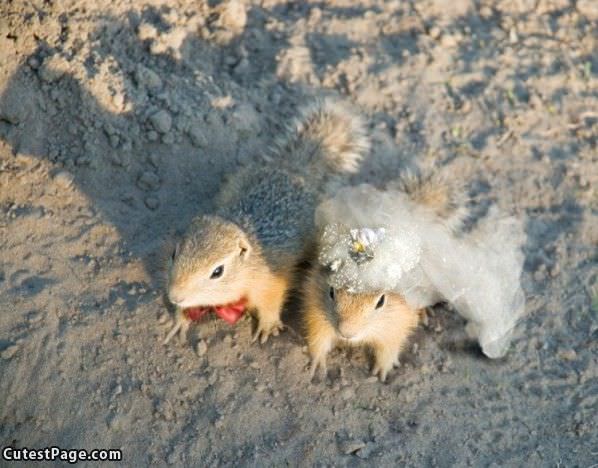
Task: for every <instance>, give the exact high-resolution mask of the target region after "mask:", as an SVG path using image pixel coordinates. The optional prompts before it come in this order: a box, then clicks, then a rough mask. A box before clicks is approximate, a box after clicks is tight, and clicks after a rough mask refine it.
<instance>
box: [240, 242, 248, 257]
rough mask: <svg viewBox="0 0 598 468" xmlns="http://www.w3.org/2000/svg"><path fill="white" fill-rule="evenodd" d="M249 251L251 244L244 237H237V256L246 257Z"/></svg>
mask: <svg viewBox="0 0 598 468" xmlns="http://www.w3.org/2000/svg"><path fill="white" fill-rule="evenodd" d="M250 253H251V246H250V245H249V242H247V241H246V240H245V239H239V256H240V257H241V258H243V259H247V258H248V257H249V254H250Z"/></svg>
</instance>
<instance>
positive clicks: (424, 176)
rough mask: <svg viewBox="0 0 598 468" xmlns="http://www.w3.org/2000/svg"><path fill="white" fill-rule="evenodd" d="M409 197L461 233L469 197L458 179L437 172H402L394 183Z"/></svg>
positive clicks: (467, 211) (467, 213)
mask: <svg viewBox="0 0 598 468" xmlns="http://www.w3.org/2000/svg"><path fill="white" fill-rule="evenodd" d="M396 188H398V189H399V190H401V191H403V192H405V193H406V194H407V195H409V197H410V198H411V200H412V201H413V202H414V203H416V204H418V205H420V206H422V207H424V208H426V209H427V210H429V211H430V212H431V213H433V214H434V215H436V216H437V217H439V218H440V219H441V220H442V222H443V223H444V224H445V225H446V226H447V227H448V228H449V229H451V230H452V231H453V232H456V233H457V232H460V231H462V229H463V226H464V223H465V221H466V220H467V218H468V217H469V215H470V213H469V207H468V203H469V196H468V194H467V190H466V189H465V187H464V185H463V183H462V182H461V181H460V180H459V179H457V178H449V177H448V176H446V175H444V174H442V173H440V172H438V171H430V172H427V173H419V172H413V171H405V172H404V173H403V174H402V175H401V177H400V178H399V180H398V181H397V183H396Z"/></svg>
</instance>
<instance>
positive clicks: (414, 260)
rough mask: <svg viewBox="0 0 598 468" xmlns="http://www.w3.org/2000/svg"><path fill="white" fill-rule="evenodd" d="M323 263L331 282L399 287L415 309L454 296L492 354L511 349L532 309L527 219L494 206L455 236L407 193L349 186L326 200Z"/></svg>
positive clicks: (360, 288)
mask: <svg viewBox="0 0 598 468" xmlns="http://www.w3.org/2000/svg"><path fill="white" fill-rule="evenodd" d="M316 225H317V226H318V227H319V228H320V230H321V233H322V235H321V239H320V251H319V262H320V263H321V264H322V265H324V266H326V267H328V268H329V270H330V273H329V276H328V281H329V283H330V285H331V286H333V287H336V288H344V289H348V290H350V291H354V292H368V291H379V290H385V291H393V292H396V293H398V294H401V295H403V296H404V297H405V300H406V301H407V303H408V304H409V305H410V306H411V307H414V308H421V307H427V306H431V305H433V304H435V303H437V302H439V301H447V302H449V303H451V304H452V305H453V307H454V308H455V309H456V310H457V311H458V313H459V314H460V315H461V316H463V317H464V318H466V319H467V321H468V324H467V328H466V330H467V333H468V334H469V335H470V336H471V337H472V338H475V339H477V340H478V342H479V344H480V346H481V348H482V351H483V352H484V354H486V356H488V357H490V358H499V357H502V356H504V354H505V353H506V352H507V349H508V346H509V343H510V340H511V335H512V331H513V328H514V326H515V324H516V322H517V320H518V319H519V318H520V317H521V315H522V314H523V312H524V307H525V298H524V294H523V291H522V289H521V285H520V277H521V272H522V268H523V253H522V251H521V246H522V245H523V242H524V240H525V235H524V232H523V227H522V224H521V222H520V221H519V220H517V219H516V218H514V217H510V216H504V215H502V214H501V213H500V212H499V211H498V210H497V209H493V210H491V211H490V213H489V214H488V215H487V216H486V217H485V218H484V219H483V220H482V221H481V222H480V223H479V225H478V226H477V228H476V229H475V230H474V231H472V232H470V233H466V234H463V235H461V236H457V235H455V234H454V233H453V232H452V231H451V230H450V229H449V228H448V227H447V226H445V225H444V224H443V223H442V222H441V220H440V219H438V218H437V217H435V216H434V215H432V214H431V213H430V211H429V210H427V209H425V208H424V207H422V206H419V205H417V204H415V203H414V202H413V201H412V200H411V199H410V198H409V197H408V195H407V194H405V193H404V192H401V191H399V190H384V191H381V190H377V189H376V188H374V187H372V186H370V185H360V186H357V187H347V188H343V189H341V190H340V191H339V192H338V193H337V194H336V195H335V196H334V197H333V198H331V199H328V200H326V201H324V202H323V203H321V204H320V206H319V207H318V209H317V211H316Z"/></svg>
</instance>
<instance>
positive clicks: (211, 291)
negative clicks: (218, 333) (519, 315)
mask: <svg viewBox="0 0 598 468" xmlns="http://www.w3.org/2000/svg"><path fill="white" fill-rule="evenodd" d="M252 254H254V252H253V249H252V246H251V243H250V241H249V239H248V237H247V235H246V234H245V233H244V232H243V230H242V229H241V228H240V227H238V226H237V225H236V224H234V223H231V222H229V221H226V220H224V219H222V218H220V217H217V216H200V217H198V218H195V219H194V220H193V221H192V222H191V225H190V226H189V228H188V229H187V232H186V234H185V235H184V236H183V239H182V240H181V241H180V242H179V243H178V244H177V246H176V247H175V249H174V251H173V253H172V257H171V260H170V268H169V275H168V297H169V299H170V301H171V302H172V303H173V304H175V305H177V306H179V307H182V308H188V307H195V306H211V305H221V304H228V303H231V302H236V301H238V300H239V299H240V298H241V297H243V296H245V295H246V291H245V289H246V288H247V284H248V276H249V275H251V268H250V267H249V266H250V265H249V264H250V260H251V258H252ZM248 267H249V268H248Z"/></svg>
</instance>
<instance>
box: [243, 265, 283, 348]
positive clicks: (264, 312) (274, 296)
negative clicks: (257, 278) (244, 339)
mask: <svg viewBox="0 0 598 468" xmlns="http://www.w3.org/2000/svg"><path fill="white" fill-rule="evenodd" d="M288 289H289V280H288V279H286V278H284V277H281V276H275V275H273V274H270V277H269V278H268V281H265V282H263V283H262V284H261V285H259V288H258V289H257V290H254V291H252V294H251V303H252V306H253V307H255V308H256V315H257V322H258V323H257V327H256V330H255V333H254V334H253V337H252V339H251V341H252V342H255V341H256V340H257V339H258V338H259V340H260V343H262V344H263V343H265V342H266V341H268V338H269V337H270V335H274V336H278V332H279V331H281V330H282V329H283V324H282V322H281V320H280V316H281V313H282V308H283V306H284V302H285V299H286V295H287V291H288Z"/></svg>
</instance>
